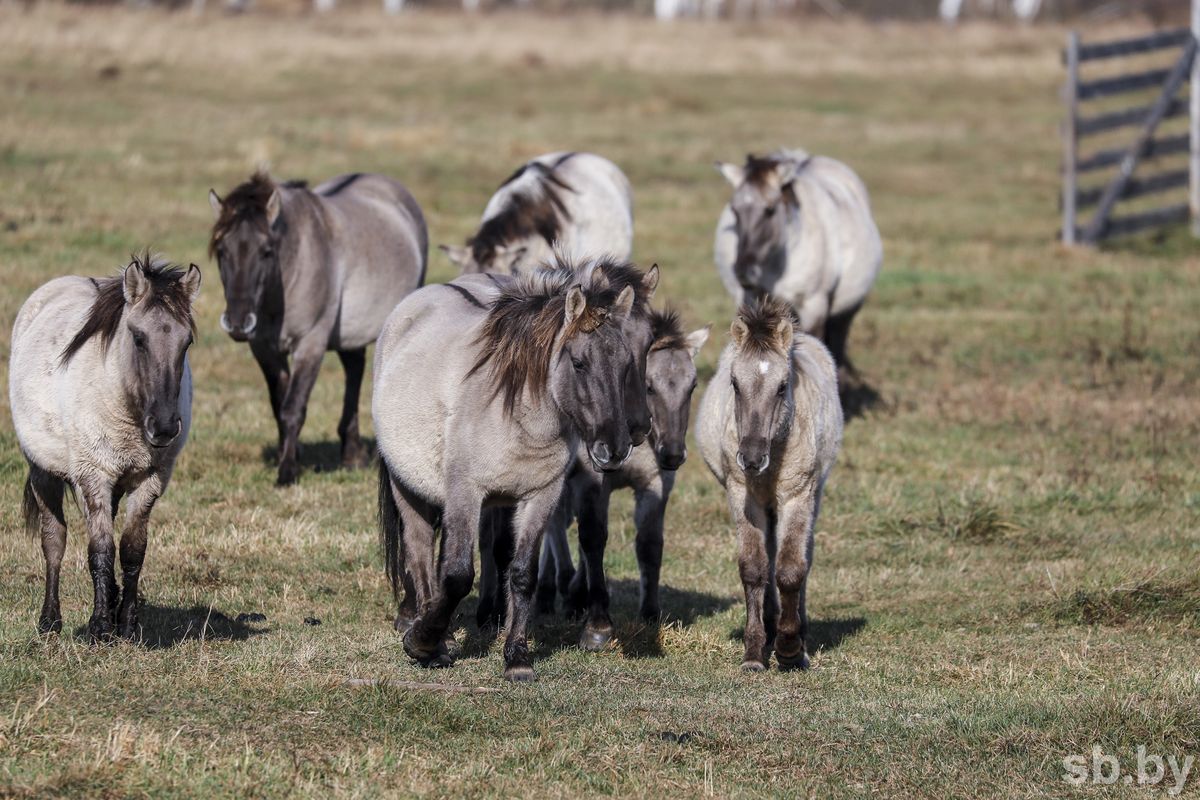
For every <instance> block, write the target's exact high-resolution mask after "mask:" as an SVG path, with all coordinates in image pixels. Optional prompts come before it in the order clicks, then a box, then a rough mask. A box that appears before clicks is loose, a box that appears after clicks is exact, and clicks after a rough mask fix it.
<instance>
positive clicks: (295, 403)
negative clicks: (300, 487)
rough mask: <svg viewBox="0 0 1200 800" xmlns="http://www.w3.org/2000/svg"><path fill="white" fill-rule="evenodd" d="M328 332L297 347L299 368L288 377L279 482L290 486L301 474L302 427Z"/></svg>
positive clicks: (312, 335) (312, 336)
mask: <svg viewBox="0 0 1200 800" xmlns="http://www.w3.org/2000/svg"><path fill="white" fill-rule="evenodd" d="M327 340H328V335H327V334H323V333H320V332H319V331H314V332H313V333H310V334H309V335H308V336H307V337H306V338H305V339H304V340H302V341H301V344H300V347H298V348H297V350H296V356H295V359H294V361H295V368H294V369H293V370H292V375H291V377H290V379H289V380H288V386H287V394H286V395H285V396H284V398H283V405H282V407H281V409H280V413H279V423H280V428H281V432H282V436H283V443H282V444H281V445H280V448H279V475H278V478H277V480H276V484H277V485H279V486H289V485H291V484H293V483H295V482H296V479H297V478H299V477H300V430H301V429H302V428H303V427H304V419H305V416H306V415H307V414H308V397H309V395H310V394H312V389H313V386H314V385H315V384H316V382H317V375H318V373H320V371H321V359H322V357H323V356H324V355H325V342H326V341H327Z"/></svg>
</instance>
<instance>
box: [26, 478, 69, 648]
mask: <svg viewBox="0 0 1200 800" xmlns="http://www.w3.org/2000/svg"><path fill="white" fill-rule="evenodd" d="M65 488H66V485H65V484H64V483H63V481H62V479H61V478H58V477H56V476H54V475H51V474H50V473H49V472H46V471H45V470H44V469H41V468H40V467H35V466H34V465H33V464H30V465H29V480H28V482H27V483H26V484H25V514H26V517H27V518H28V521H29V524H30V526H32V525H33V523H34V521H35V520H34V515H36V522H37V525H38V529H39V531H40V533H41V537H42V555H43V556H44V557H45V559H46V593H45V597H44V598H43V599H42V613H41V615H40V616H39V617H38V626H37V627H38V633H58V632H59V631H61V630H62V611H61V609H60V608H59V604H58V578H59V575H60V573H61V571H62V559H63V553H64V552H65V551H66V549H67V523H66V518H65V517H64V516H63V490H64V489H65Z"/></svg>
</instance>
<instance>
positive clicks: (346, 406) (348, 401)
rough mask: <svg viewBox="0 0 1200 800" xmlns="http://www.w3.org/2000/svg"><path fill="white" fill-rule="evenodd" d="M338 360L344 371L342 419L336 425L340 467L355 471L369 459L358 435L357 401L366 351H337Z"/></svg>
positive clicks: (365, 362)
mask: <svg viewBox="0 0 1200 800" xmlns="http://www.w3.org/2000/svg"><path fill="white" fill-rule="evenodd" d="M338 358H340V359H341V361H342V368H343V369H345V371H346V395H345V397H344V399H343V401H342V419H341V421H340V422H339V423H338V438H339V439H341V443H342V466H343V467H346V468H348V469H355V468H358V467H365V466H366V465H367V463H368V462H369V461H370V458H371V455H370V453H369V452H368V450H367V447H366V445H364V444H363V441H362V437H361V436H359V434H358V400H359V396H360V394H361V392H362V381H363V372H364V371H365V370H366V364H367V349H366V348H365V347H363V348H359V349H358V350H339V351H338Z"/></svg>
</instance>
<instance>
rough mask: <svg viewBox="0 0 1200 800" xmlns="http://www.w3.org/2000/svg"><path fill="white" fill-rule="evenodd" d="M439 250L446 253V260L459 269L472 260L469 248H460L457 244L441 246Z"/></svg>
mask: <svg viewBox="0 0 1200 800" xmlns="http://www.w3.org/2000/svg"><path fill="white" fill-rule="evenodd" d="M438 250H441V251H442V252H443V253H445V254H446V258H448V259H450V263H451V264H453V265H454V266H456V267H458V268H459V269H462V268H463V267H465V266H466V265H467V261H469V260H470V253H468V252H467V248H465V247H459V246H458V245H455V244H439V245H438Z"/></svg>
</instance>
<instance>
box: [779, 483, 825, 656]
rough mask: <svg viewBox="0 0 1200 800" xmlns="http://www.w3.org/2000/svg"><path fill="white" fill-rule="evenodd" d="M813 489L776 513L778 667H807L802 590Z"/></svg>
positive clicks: (813, 518) (810, 540) (813, 509)
mask: <svg viewBox="0 0 1200 800" xmlns="http://www.w3.org/2000/svg"><path fill="white" fill-rule="evenodd" d="M816 496H817V495H816V493H815V492H813V491H806V492H805V493H804V494H802V495H800V496H799V497H796V498H795V499H793V500H791V501H789V502H788V503H787V504H786V505H784V507H783V511H782V513H781V514H780V516H779V555H778V557H777V560H776V571H775V579H776V582H777V583H778V585H779V604H780V615H779V632H778V635H777V636H776V639H775V658H776V659H777V660H778V661H779V668H780V669H781V670H788V669H808V654H807V652H806V646H807V638H808V614H807V612H806V610H805V607H804V605H805V603H804V601H805V593H806V591H807V588H808V573H809V570H810V569H811V568H812V552H813V527H814V524H815V522H816V516H817V505H818V502H817V500H816Z"/></svg>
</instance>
